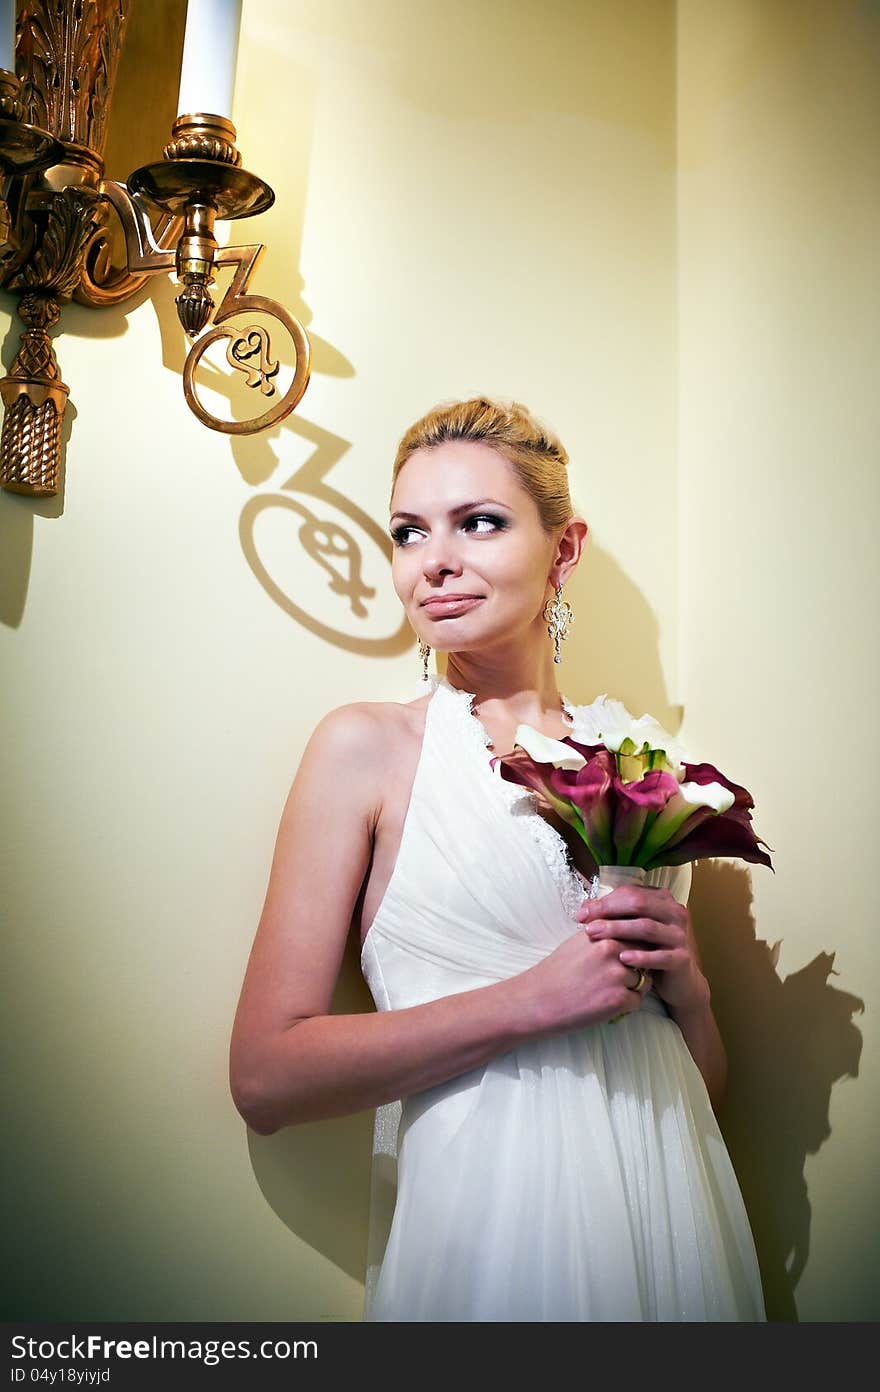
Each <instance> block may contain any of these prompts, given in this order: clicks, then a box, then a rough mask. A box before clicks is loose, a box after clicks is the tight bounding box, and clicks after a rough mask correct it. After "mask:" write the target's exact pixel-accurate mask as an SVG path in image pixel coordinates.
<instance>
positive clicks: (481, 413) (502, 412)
mask: <svg viewBox="0 0 880 1392" xmlns="http://www.w3.org/2000/svg"><path fill="white" fill-rule="evenodd" d="M447 440H469V441H474V442H476V443H480V444H486V445H491V447H492V448H493V449H494V450H497V451H498V453H499V454H500V455H502V456H503V457H504V458H505V459H506V460H507V462H508V463H509V464H510V466H511V468H512V469H513V471H514V473H515V475H516V477H517V479H518V480H519V482H520V483H521V485H522V486H523V488H524V489H525V490H526V492H527V493H529V494H530V495H531V497H532V499H533V500H534V503H535V506H536V507H537V509H538V515H539V517H540V519H541V526H542V528H543V530H544V532H545V533H546V534H547V535H548V536H552V535H553V534H554V533H555V532H557V531H559V530H561V529H562V528H563V527H564V526H565V525H566V524H567V523H568V521H569V520H570V518H571V516H572V513H573V509H572V506H571V495H570V493H569V488H568V453H567V452H566V449H565V447H564V445H563V444H562V441H561V440H560V439H559V438H558V437H557V436H556V435H555V434H554V433H553V431H552V430H549V429H548V428H547V426H545V425H543V424H542V423H541V422H540V421H539V420H537V419H536V417H535V416H533V415H532V413H531V412H530V411H529V410H528V408H527V407H525V406H523V405H522V403H521V402H519V401H510V402H503V401H498V400H495V401H493V400H492V399H491V398H490V397H488V396H474V397H471V398H470V399H469V400H467V401H446V402H443V403H441V404H440V405H439V406H435V407H434V408H433V410H431V411H428V413H427V415H424V416H422V417H421V419H420V420H417V421H416V422H415V423H414V424H413V425H411V426H410V427H409V429H408V430H407V432H406V434H405V435H404V436H403V439H402V440H401V441H400V444H399V445H398V447H397V454H396V456H395V459H394V469H393V472H392V477H391V493H392V496H393V494H394V485H395V484H396V482H397V476H398V474H399V473H400V471H401V469H402V468H403V466H404V464H405V463H406V461H407V460H408V459H409V457H410V455H411V454H414V453H415V451H416V450H420V449H432V448H433V447H434V446H436V445H442V444H443V443H444V442H445V441H447Z"/></svg>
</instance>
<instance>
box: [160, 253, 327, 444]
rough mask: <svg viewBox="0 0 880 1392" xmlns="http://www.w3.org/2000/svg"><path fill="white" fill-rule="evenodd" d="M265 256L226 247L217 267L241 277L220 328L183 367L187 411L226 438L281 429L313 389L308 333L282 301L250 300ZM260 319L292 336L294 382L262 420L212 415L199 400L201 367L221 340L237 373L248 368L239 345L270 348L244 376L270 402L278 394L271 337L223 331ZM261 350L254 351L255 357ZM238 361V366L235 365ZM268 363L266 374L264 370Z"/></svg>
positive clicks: (226, 299) (225, 303) (225, 302)
mask: <svg viewBox="0 0 880 1392" xmlns="http://www.w3.org/2000/svg"><path fill="white" fill-rule="evenodd" d="M264 250H265V248H264V247H262V246H259V245H257V246H237V247H222V248H221V249H220V251H219V252H218V254H217V258H216V264H217V265H218V266H229V265H234V266H235V267H236V271H235V274H234V276H233V277H232V281H231V283H230V285H229V288H228V289H227V291H226V294H225V295H224V296H223V299H222V300H221V302H220V308H219V309H218V311H217V313H216V314H215V316H214V323H215V327H214V328H213V329H210V330H209V331H208V332H207V333H204V334H202V336H201V338H199V339H197V340H196V342H195V343H194V344H193V346H192V348H191V349H190V351H189V353H188V355H187V359H186V362H185V363H184V365H183V393H184V396H185V397H186V401H187V405H188V406H189V408H190V410H191V411H192V412H193V414H194V415H196V416H197V417H198V419H199V420H200V421H201V422H202V424H203V425H207V426H208V427H209V428H210V429H211V430H220V431H222V432H223V433H224V434H226V435H253V434H256V432H257V431H258V430H266V429H268V427H269V426H271V425H276V424H277V423H278V421H281V420H284V418H285V416H289V415H290V413H291V412H292V411H293V410H294V409H295V408H296V405H297V402H298V401H300V400H301V398H302V396H303V393H304V392H305V389H306V387H307V386H308V384H309V371H310V349H309V340H308V337H307V335H306V331H305V329H304V328H303V326H302V324H300V322H299V320H298V319H294V317H293V315H292V314H288V312H287V310H286V309H284V308H283V306H282V305H280V304H279V303H278V301H277V300H272V299H269V298H268V297H267V296H265V295H249V294H246V293H245V292H246V290H247V286H248V283H249V281H250V278H251V276H252V275H253V273H254V271H255V270H256V268H257V266H258V264H259V262H260V260H261V258H262V255H263V251H264ZM245 312H246V313H259V314H265V315H268V317H269V318H271V319H277V320H278V322H279V323H280V324H282V325H283V326H284V328H285V329H286V330H287V332H288V333H289V334H290V337H291V340H292V342H293V346H294V349H295V352H296V367H295V369H294V374H293V380H292V381H291V383H290V386H289V387H288V389H287V391H286V392H285V393H284V395H283V396H282V397H281V399H280V400H279V401H277V402H276V403H275V404H274V405H273V406H270V407H269V409H268V410H267V411H263V413H262V414H261V415H259V416H254V417H253V418H252V419H250V420H244V421H227V420H223V419H222V418H221V417H220V416H215V415H213V414H212V413H211V412H210V411H209V410H208V409H207V408H206V407H205V406H204V405H203V403H202V402H201V401H200V400H199V396H198V393H197V391H196V385H195V374H196V371H197V369H198V366H199V363H200V362H201V360H202V357H203V356H204V354H205V352H206V351H207V349H208V348H210V346H211V344H212V343H216V342H217V341H218V339H221V338H226V339H229V340H230V342H229V344H228V345H227V349H226V357H227V360H228V361H229V362H230V363H232V366H233V367H237V368H239V369H242V368H243V367H245V364H244V361H243V359H244V358H245V356H246V354H245V353H244V352H243V351H242V350H241V349H239V347H238V345H239V344H243V343H247V344H250V343H251V342H252V339H251V335H254V334H257V335H261V337H260V340H259V345H260V348H262V345H263V344H264V346H265V351H264V355H263V353H262V352H261V360H260V363H259V364H258V365H257V367H256V368H253V367H251V365H250V364H248V365H247V367H246V368H245V370H247V371H248V372H250V373H251V380H249V381H248V386H251V387H257V386H259V387H260V389H261V391H263V392H264V393H265V395H266V396H269V395H272V394H273V393H274V390H275V388H274V383H272V382H271V381H270V380H269V379H270V378H271V377H274V376H275V373H277V371H278V363H274V364H273V363H272V362H271V360H270V358H269V351H270V345H269V335H268V334H267V333H266V331H265V329H262V328H257V327H254V326H252V327H248V328H246V329H244V330H239V331H237V330H235V329H233V328H222V327H218V326H220V325H222V324H223V323H224V321H225V320H227V319H231V318H232V317H233V315H236V314H241V313H245ZM257 351H258V348H257V347H255V348H254V352H255V353H256V352H257ZM236 356H237V358H238V361H236V360H235V357H236ZM263 357H265V364H266V366H265V369H264V364H263ZM265 382H268V383H269V386H270V388H271V390H269V391H267V390H266V387H265V385H264V383H265Z"/></svg>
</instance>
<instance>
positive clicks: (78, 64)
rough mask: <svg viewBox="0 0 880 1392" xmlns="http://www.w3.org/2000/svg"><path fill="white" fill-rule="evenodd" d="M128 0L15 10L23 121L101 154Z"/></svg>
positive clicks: (29, 4)
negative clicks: (16, 11)
mask: <svg viewBox="0 0 880 1392" xmlns="http://www.w3.org/2000/svg"><path fill="white" fill-rule="evenodd" d="M130 8H131V0H84V3H80V4H76V5H59V4H49V5H47V4H45V3H43V4H39V3H33V0H24V3H23V4H22V3H19V7H18V11H19V13H18V45H17V53H16V70H17V73H18V76H19V77H20V78H21V79H22V83H23V88H22V95H21V108H22V111H23V114H24V120H25V121H28V122H30V124H31V125H35V126H42V127H43V128H44V129H45V130H50V131H52V133H53V134H54V135H56V136H57V138H58V139H59V140H63V141H65V142H66V143H68V144H75V145H83V146H86V147H87V148H88V149H89V150H93V151H95V152H97V153H99V154H100V152H101V151H102V150H103V149H104V140H105V138H106V126H107V115H108V112H109V110H110V97H111V94H112V92H113V84H114V82H115V80H116V66H117V63H118V60H119V54H120V52H121V49H122V40H123V36H124V34H125V26H126V23H127V22H128V12H129V9H130Z"/></svg>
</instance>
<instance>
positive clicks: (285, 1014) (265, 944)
mask: <svg viewBox="0 0 880 1392" xmlns="http://www.w3.org/2000/svg"><path fill="white" fill-rule="evenodd" d="M391 743H392V741H391V738H390V733H389V725H388V720H387V716H384V715H383V714H382V713H381V712H379V711H377V710H376V709H375V708H372V709H371V708H370V706H369V704H361V705H358V704H354V705H351V706H344V707H340V708H338V709H337V710H334V711H331V712H329V714H328V715H326V716H324V718H323V719H322V720H321V721H320V722H319V724H318V726H317V727H316V729H315V732H314V733H313V735H312V737H311V739H310V740H309V742H308V744H307V746H306V749H305V751H304V753H303V757H302V760H301V761H300V766H299V769H298V771H297V775H296V778H295V780H294V783H293V786H292V788H291V790H290V794H289V795H288V799H287V802H286V804H285V808H284V812H283V814H282V817H281V824H280V827H279V831H278V837H277V841H276V846H275V854H274V857H273V861H272V869H271V873H270V877H269V886H268V889H267V893H266V900H265V903H264V906H263V912H262V915H261V918H260V923H259V926H258V928H257V933H256V937H255V939H254V944H253V947H252V949H251V954H250V958H249V961H248V965H247V971H246V973H245V979H244V984H243V986H242V991H241V996H240V998H239V1003H238V1008H237V1011H236V1017H235V1022H234V1025H233V1031H232V1039H231V1044H230V1057H229V1077H230V1087H231V1091H232V1096H233V1100H234V1102H235V1105H236V1107H237V1108H238V1110H239V1112H240V1113H241V1115H242V1116H243V1117H244V1119H245V1120H246V1121H247V1122H248V1124H249V1125H250V1126H252V1127H253V1129H254V1130H256V1131H258V1132H260V1133H262V1134H264V1135H268V1134H270V1133H271V1132H274V1131H277V1130H278V1129H279V1128H280V1127H283V1126H288V1125H292V1124H294V1123H297V1122H304V1121H314V1120H318V1119H321V1118H326V1117H332V1116H340V1115H345V1114H347V1113H350V1112H355V1111H359V1110H361V1109H363V1108H368V1107H375V1106H378V1105H379V1104H381V1103H384V1102H389V1101H393V1100H395V1099H397V1098H400V1097H404V1096H407V1095H408V1094H410V1093H413V1092H418V1091H420V1090H422V1089H424V1088H427V1087H431V1086H432V1085H434V1084H436V1083H439V1082H443V1081H445V1080H446V1079H448V1078H451V1077H454V1076H456V1075H457V1074H459V1073H464V1072H466V1071H467V1070H468V1069H470V1068H475V1067H477V1066H478V1065H479V1064H482V1063H486V1062H487V1061H488V1060H490V1059H491V1058H493V1057H495V1056H496V1055H497V1054H500V1053H503V1052H505V1051H506V1050H508V1049H510V1048H512V1047H513V1046H514V1045H515V1044H516V1043H517V1042H518V1041H519V1040H521V1039H524V1038H526V1037H528V1035H530V1034H531V1033H533V1032H534V1031H535V1029H536V1028H537V1027H538V1023H539V1022H537V1021H535V1020H534V1019H533V1014H534V1012H533V1011H532V1010H531V1009H530V1006H529V1001H528V1000H527V998H526V996H527V992H526V991H525V990H524V988H523V985H522V984H521V982H520V978H518V977H514V978H512V979H510V980H507V981H501V982H497V983H493V984H491V985H489V986H483V987H478V988H476V989H474V990H470V991H465V992H461V993H458V994H455V995H451V996H446V997H441V998H440V999H439V1000H436V1001H429V1002H427V1003H426V1004H424V1005H417V1006H412V1007H409V1008H406V1009H402V1010H389V1011H380V1012H378V1013H375V1014H374V1013H372V1012H370V1013H367V1012H365V1013H362V1014H357V1015H331V1014H329V1009H330V1002H331V998H332V994H333V989H334V985H335V982H336V978H337V975H338V972H339V968H340V964H341V961H342V956H343V952H344V950H345V945H346V941H347V938H348V933H349V931H350V926H351V916H352V910H353V906H354V904H355V902H356V900H357V897H358V895H359V893H360V889H361V886H362V883H363V879H364V876H365V874H366V871H367V868H368V866H369V863H370V857H371V855H372V845H373V835H374V831H375V823H376V816H377V811H378V805H379V797H378V790H379V789H380V788H381V780H382V773H383V771H385V770H387V766H388V765H387V760H388V758H389V757H393V750H392V748H391Z"/></svg>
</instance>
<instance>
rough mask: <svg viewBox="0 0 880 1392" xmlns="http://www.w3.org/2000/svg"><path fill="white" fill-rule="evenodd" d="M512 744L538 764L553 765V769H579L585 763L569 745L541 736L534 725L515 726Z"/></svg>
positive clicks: (581, 756)
mask: <svg viewBox="0 0 880 1392" xmlns="http://www.w3.org/2000/svg"><path fill="white" fill-rule="evenodd" d="M513 742H514V744H518V745H519V746H520V748H521V749H524V750H525V751H526V753H527V754H528V756H529V758H530V759H534V760H535V762H536V763H539V764H553V766H554V768H564V769H580V768H583V766H584V764H585V763H586V762H587V761H586V759H585V758H584V756H583V754H578V752H577V750H576V749H572V747H571V745H570V744H563V743H562V741H561V740H555V739H551V738H550V737H549V735H542V734H541V731H540V730H536V729H535V727H534V725H517V727H516V734H515V735H514V737H513Z"/></svg>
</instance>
